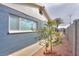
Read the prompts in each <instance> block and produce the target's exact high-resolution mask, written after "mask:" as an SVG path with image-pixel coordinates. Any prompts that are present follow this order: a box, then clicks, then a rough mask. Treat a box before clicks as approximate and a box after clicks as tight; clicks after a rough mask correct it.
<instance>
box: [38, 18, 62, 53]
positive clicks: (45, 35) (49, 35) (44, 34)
mask: <svg viewBox="0 0 79 59" xmlns="http://www.w3.org/2000/svg"><path fill="white" fill-rule="evenodd" d="M56 25H57V24H56V21H55V20H50V19H48V21H47V23H46V24H45V26H44V27H43V28H41V29H39V30H37V32H38V37H37V39H39V40H40V45H42V46H45V49H46V51H47V47H50V52H51V53H52V47H53V46H52V45H53V44H60V43H61V40H60V32H56V31H55V26H56Z"/></svg>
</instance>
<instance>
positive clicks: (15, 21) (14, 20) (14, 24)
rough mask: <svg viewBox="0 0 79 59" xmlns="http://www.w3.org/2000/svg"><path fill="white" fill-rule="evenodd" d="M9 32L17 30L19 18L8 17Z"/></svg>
mask: <svg viewBox="0 0 79 59" xmlns="http://www.w3.org/2000/svg"><path fill="white" fill-rule="evenodd" d="M10 30H19V17H17V16H14V15H10Z"/></svg>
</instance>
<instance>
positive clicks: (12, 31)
mask: <svg viewBox="0 0 79 59" xmlns="http://www.w3.org/2000/svg"><path fill="white" fill-rule="evenodd" d="M25 32H34V31H32V30H26V31H20V30H10V31H9V33H25Z"/></svg>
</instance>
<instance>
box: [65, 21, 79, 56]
mask: <svg viewBox="0 0 79 59" xmlns="http://www.w3.org/2000/svg"><path fill="white" fill-rule="evenodd" d="M66 34H67V37H68V39H69V41H70V46H71V50H72V52H73V54H72V55H78V56H79V20H76V21H74V23H73V24H71V25H70V26H69V27H68V28H67V29H66Z"/></svg>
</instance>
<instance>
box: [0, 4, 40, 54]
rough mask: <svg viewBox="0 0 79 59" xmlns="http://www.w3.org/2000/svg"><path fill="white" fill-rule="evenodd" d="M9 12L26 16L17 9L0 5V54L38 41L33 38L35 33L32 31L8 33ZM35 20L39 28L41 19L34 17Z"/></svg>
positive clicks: (8, 52)
mask: <svg viewBox="0 0 79 59" xmlns="http://www.w3.org/2000/svg"><path fill="white" fill-rule="evenodd" d="M9 13H12V14H16V15H19V16H23V17H27V15H25V14H23V13H21V12H19V11H16V10H13V9H11V8H8V7H6V6H3V5H0V55H8V54H10V53H12V52H14V51H17V50H19V49H22V48H24V47H27V46H29V45H31V44H34V43H36V42H37V41H38V40H37V39H35V37H36V35H37V33H34V32H31V33H28V32H27V33H19V34H8V19H9V18H8V16H9ZM33 19H34V18H33ZM35 20H36V21H37V22H38V27H39V28H40V27H41V25H42V23H41V21H39V20H37V19H36V18H35Z"/></svg>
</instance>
